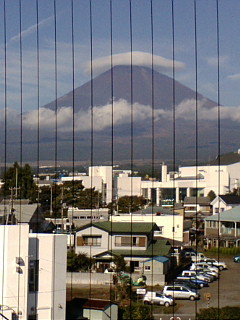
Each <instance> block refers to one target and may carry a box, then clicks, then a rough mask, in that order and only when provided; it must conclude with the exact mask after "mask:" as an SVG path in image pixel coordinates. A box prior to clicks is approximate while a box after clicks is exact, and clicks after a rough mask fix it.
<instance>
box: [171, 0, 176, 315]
mask: <svg viewBox="0 0 240 320" xmlns="http://www.w3.org/2000/svg"><path fill="white" fill-rule="evenodd" d="M171 16H172V79H173V81H172V98H173V99H172V108H173V110H172V117H173V177H174V178H173V191H174V187H175V171H176V169H175V166H176V151H175V148H176V123H175V121H176V88H175V16H174V0H172V2H171ZM173 196H174V194H173ZM175 198H176V192H175ZM174 207H175V201H174V203H173V226H172V233H173V247H174V245H175V237H174V231H175V230H174V227H175V219H174ZM173 298H174V294H173ZM174 314H175V309H174V308H173V316H174Z"/></svg>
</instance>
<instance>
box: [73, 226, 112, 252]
mask: <svg viewBox="0 0 240 320" xmlns="http://www.w3.org/2000/svg"><path fill="white" fill-rule="evenodd" d="M94 235H96V236H101V237H102V238H101V246H78V245H77V237H82V236H94ZM107 250H108V233H107V232H106V231H104V230H101V229H99V228H96V227H93V226H91V227H89V228H87V229H84V230H80V231H78V232H76V244H75V251H76V253H86V254H87V255H88V256H89V257H90V256H91V257H92V256H94V255H96V254H99V253H101V252H104V251H107Z"/></svg>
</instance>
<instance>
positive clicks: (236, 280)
mask: <svg viewBox="0 0 240 320" xmlns="http://www.w3.org/2000/svg"><path fill="white" fill-rule="evenodd" d="M220 260H223V261H225V262H226V263H227V265H228V270H224V271H222V272H221V275H220V279H219V280H218V281H214V282H212V283H211V284H210V286H209V287H207V288H203V289H201V290H200V293H201V298H200V300H198V301H194V302H192V301H188V300H176V302H177V306H178V307H176V313H175V312H174V316H175V318H176V319H177V320H180V319H181V320H189V319H191V320H194V319H195V315H196V313H197V312H198V311H199V310H200V309H201V308H207V306H208V304H207V301H206V299H205V294H206V293H207V292H209V293H210V294H211V300H210V302H209V307H219V308H222V307H224V306H238V307H239V306H240V298H239V294H240V263H234V262H233V261H232V257H231V258H221V259H220ZM171 316H172V315H168V316H166V315H161V314H155V319H158V320H160V319H161V320H169V319H170V318H171ZM177 316H178V317H179V319H178V318H177ZM239 319H240V315H239Z"/></svg>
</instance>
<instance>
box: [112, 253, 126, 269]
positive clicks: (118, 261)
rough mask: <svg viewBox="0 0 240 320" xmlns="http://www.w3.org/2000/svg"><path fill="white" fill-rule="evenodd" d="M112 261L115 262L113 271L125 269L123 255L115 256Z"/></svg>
mask: <svg viewBox="0 0 240 320" xmlns="http://www.w3.org/2000/svg"><path fill="white" fill-rule="evenodd" d="M113 263H114V264H115V266H116V267H115V271H116V272H117V273H119V272H120V271H126V265H127V263H126V261H125V260H124V257H123V256H121V255H120V256H115V257H114V259H113Z"/></svg>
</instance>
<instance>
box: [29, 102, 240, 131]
mask: <svg viewBox="0 0 240 320" xmlns="http://www.w3.org/2000/svg"><path fill="white" fill-rule="evenodd" d="M112 110H113V125H114V126H118V125H121V124H126V123H130V122H131V105H130V104H129V103H128V102H127V101H126V100H124V99H120V100H118V101H114V103H113V106H112V104H111V103H109V104H107V105H105V106H94V107H93V110H92V112H91V108H89V109H87V110H81V111H79V112H77V113H75V114H74V120H75V130H76V131H88V130H90V129H91V116H92V114H93V130H94V131H101V130H104V129H106V128H110V127H111V126H112ZM175 111H176V112H175V116H176V119H185V120H189V121H193V120H194V121H195V119H196V101H195V100H194V99H189V100H184V101H182V102H181V103H180V104H179V105H177V106H176V110H175ZM197 111H198V112H197V116H198V120H217V119H218V107H217V106H216V107H213V108H211V109H209V108H206V107H205V100H204V99H203V100H199V101H197ZM132 112H133V113H132V115H133V121H134V122H138V121H146V120H149V119H151V117H152V108H151V106H146V105H142V104H139V103H134V104H133V105H132ZM38 116H39V126H40V128H41V129H50V130H51V129H54V128H55V124H56V120H57V124H58V130H59V132H70V131H72V129H73V128H72V117H73V109H72V107H62V108H60V109H59V110H58V112H57V119H56V116H55V112H54V111H53V110H50V109H46V108H40V110H39V114H38V112H37V110H34V111H31V112H28V113H26V114H25V115H24V116H23V125H24V126H25V127H26V128H28V129H34V128H36V127H37V125H38ZM220 116H221V119H231V120H233V121H238V122H240V106H237V107H223V106H220ZM160 118H163V119H168V120H172V110H163V109H155V110H154V119H155V121H157V120H158V119H160Z"/></svg>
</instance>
